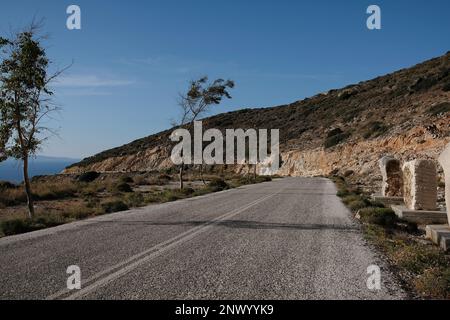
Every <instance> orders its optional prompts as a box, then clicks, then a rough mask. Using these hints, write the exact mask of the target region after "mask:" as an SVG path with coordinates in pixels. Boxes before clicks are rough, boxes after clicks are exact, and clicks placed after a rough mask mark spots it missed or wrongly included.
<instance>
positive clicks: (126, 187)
mask: <svg viewBox="0 0 450 320" xmlns="http://www.w3.org/2000/svg"><path fill="white" fill-rule="evenodd" d="M115 190H116V191H117V192H125V193H131V192H133V189H132V188H131V186H130V185H129V184H128V183H119V184H118V185H116V187H115Z"/></svg>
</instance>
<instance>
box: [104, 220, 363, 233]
mask: <svg viewBox="0 0 450 320" xmlns="http://www.w3.org/2000/svg"><path fill="white" fill-rule="evenodd" d="M100 223H114V224H123V225H141V226H193V227H195V226H200V225H204V224H207V223H210V224H212V225H214V226H221V227H227V228H242V229H278V230H336V231H345V232H355V231H358V230H359V229H358V228H357V227H356V226H349V225H336V224H315V223H313V224H307V223H306V224H292V223H279V222H257V221H248V220H222V221H217V222H211V221H172V222H169V221H161V222H153V221H123V220H122V221H113V220H111V221H102V222H100Z"/></svg>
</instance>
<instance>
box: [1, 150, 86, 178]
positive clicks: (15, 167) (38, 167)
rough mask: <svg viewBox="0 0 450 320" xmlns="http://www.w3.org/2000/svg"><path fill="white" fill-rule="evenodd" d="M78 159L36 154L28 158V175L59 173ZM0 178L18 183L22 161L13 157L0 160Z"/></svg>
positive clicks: (21, 176)
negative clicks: (32, 157)
mask: <svg viewBox="0 0 450 320" xmlns="http://www.w3.org/2000/svg"><path fill="white" fill-rule="evenodd" d="M78 161H80V160H78V159H69V158H58V157H45V156H37V157H36V158H35V159H30V165H29V174H30V177H34V176H40V175H51V174H56V173H60V172H61V171H62V170H64V169H65V168H66V167H67V166H69V165H71V164H73V163H76V162H78ZM0 180H3V181H9V182H13V183H20V182H22V181H23V174H22V163H21V161H17V160H14V159H8V160H6V161H4V162H0Z"/></svg>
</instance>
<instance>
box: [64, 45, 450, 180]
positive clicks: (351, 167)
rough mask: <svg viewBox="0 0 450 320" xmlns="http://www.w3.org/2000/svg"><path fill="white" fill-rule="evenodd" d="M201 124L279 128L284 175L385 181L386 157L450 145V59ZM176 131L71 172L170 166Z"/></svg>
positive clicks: (431, 155) (430, 155) (428, 154)
mask: <svg viewBox="0 0 450 320" xmlns="http://www.w3.org/2000/svg"><path fill="white" fill-rule="evenodd" d="M203 123H204V127H205V129H207V128H218V129H221V130H225V129H231V128H243V129H247V128H266V129H280V144H281V145H280V146H281V152H282V166H281V169H280V171H279V174H281V175H293V176H300V175H326V174H329V173H330V172H340V173H341V174H348V175H350V174H351V173H352V171H353V172H354V173H355V176H358V177H359V179H360V180H364V181H361V182H363V183H364V184H366V183H371V182H372V181H376V180H379V179H380V174H379V169H378V163H377V162H378V160H379V158H381V157H382V156H384V155H388V154H389V155H393V156H395V157H397V158H399V159H401V160H403V161H406V160H410V159H414V158H425V159H434V160H437V158H438V155H439V154H440V152H442V150H443V149H444V147H445V145H446V144H447V143H449V142H450V53H447V54H446V55H444V56H442V57H439V58H435V59H432V60H429V61H426V62H424V63H421V64H419V65H416V66H414V67H412V68H409V69H404V70H400V71H397V72H395V73H392V74H389V75H386V76H383V77H378V78H376V79H373V80H369V81H366V82H361V83H359V84H357V85H352V86H348V87H346V88H343V89H340V90H330V91H329V92H326V93H321V94H318V95H316V96H314V97H312V98H309V99H305V100H302V101H298V102H294V103H292V104H289V105H285V106H279V107H272V108H261V109H244V110H240V111H236V112H230V113H225V114H220V115H217V116H213V117H210V118H207V119H204V121H203ZM170 132H171V130H167V131H164V132H162V133H159V134H155V135H152V136H149V137H146V138H143V139H140V140H137V141H134V142H132V143H130V144H127V145H124V146H122V147H118V148H115V149H111V150H107V151H105V152H102V153H100V154H98V155H95V156H93V157H90V158H87V159H84V160H83V161H81V162H80V163H78V164H75V165H73V166H71V167H69V168H67V169H66V170H65V173H78V172H82V171H88V170H93V171H99V172H111V171H149V170H160V169H166V168H170V167H171V166H172V163H171V161H170V158H169V156H170V151H171V148H172V145H171V143H170V140H169V135H170ZM436 163H437V162H436ZM235 170H236V171H239V172H246V170H247V169H246V167H245V166H237V167H235Z"/></svg>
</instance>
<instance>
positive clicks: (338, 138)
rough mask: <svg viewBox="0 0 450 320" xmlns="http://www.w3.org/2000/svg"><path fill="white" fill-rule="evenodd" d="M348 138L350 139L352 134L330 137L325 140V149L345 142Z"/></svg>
mask: <svg viewBox="0 0 450 320" xmlns="http://www.w3.org/2000/svg"><path fill="white" fill-rule="evenodd" d="M348 137H350V134H348V133H338V134H336V135H334V136H331V137H328V138H326V139H325V143H324V147H325V149H328V148H331V147H334V146H336V145H338V144H340V143H341V142H343V141H345V140H346V139H347V138H348Z"/></svg>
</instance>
